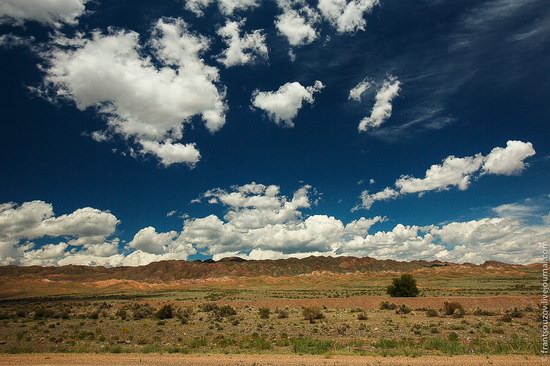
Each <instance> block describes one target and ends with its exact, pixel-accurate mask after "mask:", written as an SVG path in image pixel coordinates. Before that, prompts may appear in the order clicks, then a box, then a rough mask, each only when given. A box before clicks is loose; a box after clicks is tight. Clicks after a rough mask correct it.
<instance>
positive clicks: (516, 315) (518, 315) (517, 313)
mask: <svg viewBox="0 0 550 366" xmlns="http://www.w3.org/2000/svg"><path fill="white" fill-rule="evenodd" d="M510 316H511V317H512V318H523V313H522V312H521V311H520V310H519V309H518V308H514V310H512V311H511V312H510Z"/></svg>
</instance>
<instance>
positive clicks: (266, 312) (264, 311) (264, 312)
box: [258, 308, 271, 319]
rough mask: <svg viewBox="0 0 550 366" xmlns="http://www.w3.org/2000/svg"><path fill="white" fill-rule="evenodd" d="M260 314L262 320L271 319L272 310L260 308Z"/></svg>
mask: <svg viewBox="0 0 550 366" xmlns="http://www.w3.org/2000/svg"><path fill="white" fill-rule="evenodd" d="M258 314H260V319H269V315H270V314H271V310H269V308H259V309H258Z"/></svg>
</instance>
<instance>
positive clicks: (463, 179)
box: [354, 141, 535, 210]
mask: <svg viewBox="0 0 550 366" xmlns="http://www.w3.org/2000/svg"><path fill="white" fill-rule="evenodd" d="M533 155H535V149H534V148H533V145H532V144H531V143H530V142H522V141H508V142H507V143H506V148H501V147H496V148H494V149H493V150H491V152H490V153H489V154H488V155H486V156H483V155H482V154H481V153H478V154H476V155H474V156H467V157H464V158H458V157H455V156H452V155H451V156H448V157H446V158H445V159H444V160H443V162H442V163H441V164H434V165H432V166H431V167H430V168H429V169H428V170H426V173H425V175H424V177H423V178H416V177H413V176H410V175H403V176H401V177H400V178H399V179H397V180H396V181H395V183H394V186H395V188H391V187H387V188H385V189H384V190H383V191H381V192H378V193H374V194H370V193H369V192H368V191H366V190H365V191H363V192H362V193H361V196H360V199H361V203H360V204H359V205H357V206H356V207H354V210H357V209H361V208H364V209H367V210H368V209H370V208H371V206H372V205H373V204H374V202H376V201H386V200H391V199H396V198H399V197H401V196H402V195H404V194H411V193H418V194H420V195H422V194H424V193H425V192H428V191H444V190H448V189H450V188H452V187H457V188H458V189H460V190H466V189H468V188H469V186H470V183H471V181H472V179H473V178H477V177H480V176H482V175H484V174H492V175H513V174H519V173H521V172H522V171H523V170H524V169H525V166H526V163H525V159H527V158H529V157H531V156H533Z"/></svg>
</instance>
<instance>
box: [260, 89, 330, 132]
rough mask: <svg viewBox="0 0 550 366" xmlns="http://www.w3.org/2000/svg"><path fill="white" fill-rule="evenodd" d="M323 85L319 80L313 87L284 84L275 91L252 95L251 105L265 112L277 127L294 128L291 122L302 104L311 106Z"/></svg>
mask: <svg viewBox="0 0 550 366" xmlns="http://www.w3.org/2000/svg"><path fill="white" fill-rule="evenodd" d="M323 88H324V85H323V83H322V82H320V81H319V80H317V81H315V83H314V84H313V86H308V87H304V86H302V84H300V83H298V82H296V81H295V82H292V83H286V84H284V85H283V86H281V87H280V88H279V89H278V90H276V91H271V92H261V91H258V90H256V91H255V92H254V93H253V95H252V105H253V106H254V107H256V108H259V109H262V110H264V111H266V112H267V114H268V116H269V118H270V119H271V120H273V122H275V123H276V124H277V125H279V126H283V127H294V123H293V122H292V120H293V119H294V118H295V117H296V115H297V114H298V111H299V110H300V109H301V108H302V105H303V103H304V102H306V103H310V104H312V103H313V102H314V98H313V95H314V94H315V93H318V92H320V91H321V90H322V89H323Z"/></svg>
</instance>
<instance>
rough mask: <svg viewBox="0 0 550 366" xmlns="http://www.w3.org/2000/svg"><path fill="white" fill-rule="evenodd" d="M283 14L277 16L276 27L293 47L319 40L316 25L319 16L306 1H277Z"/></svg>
mask: <svg viewBox="0 0 550 366" xmlns="http://www.w3.org/2000/svg"><path fill="white" fill-rule="evenodd" d="M277 4H278V6H279V8H281V10H282V14H280V15H278V16H277V19H276V20H275V26H276V28H277V30H278V31H279V33H280V34H282V35H283V36H285V37H286V38H287V40H288V43H289V44H290V45H291V46H293V47H298V46H303V45H306V44H309V43H311V42H313V41H314V40H316V39H317V37H318V35H317V30H316V29H315V25H316V24H317V23H318V21H319V15H318V14H317V12H316V11H315V10H313V9H312V8H311V7H309V6H308V5H307V3H306V2H305V1H301V0H299V1H289V0H277Z"/></svg>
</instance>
